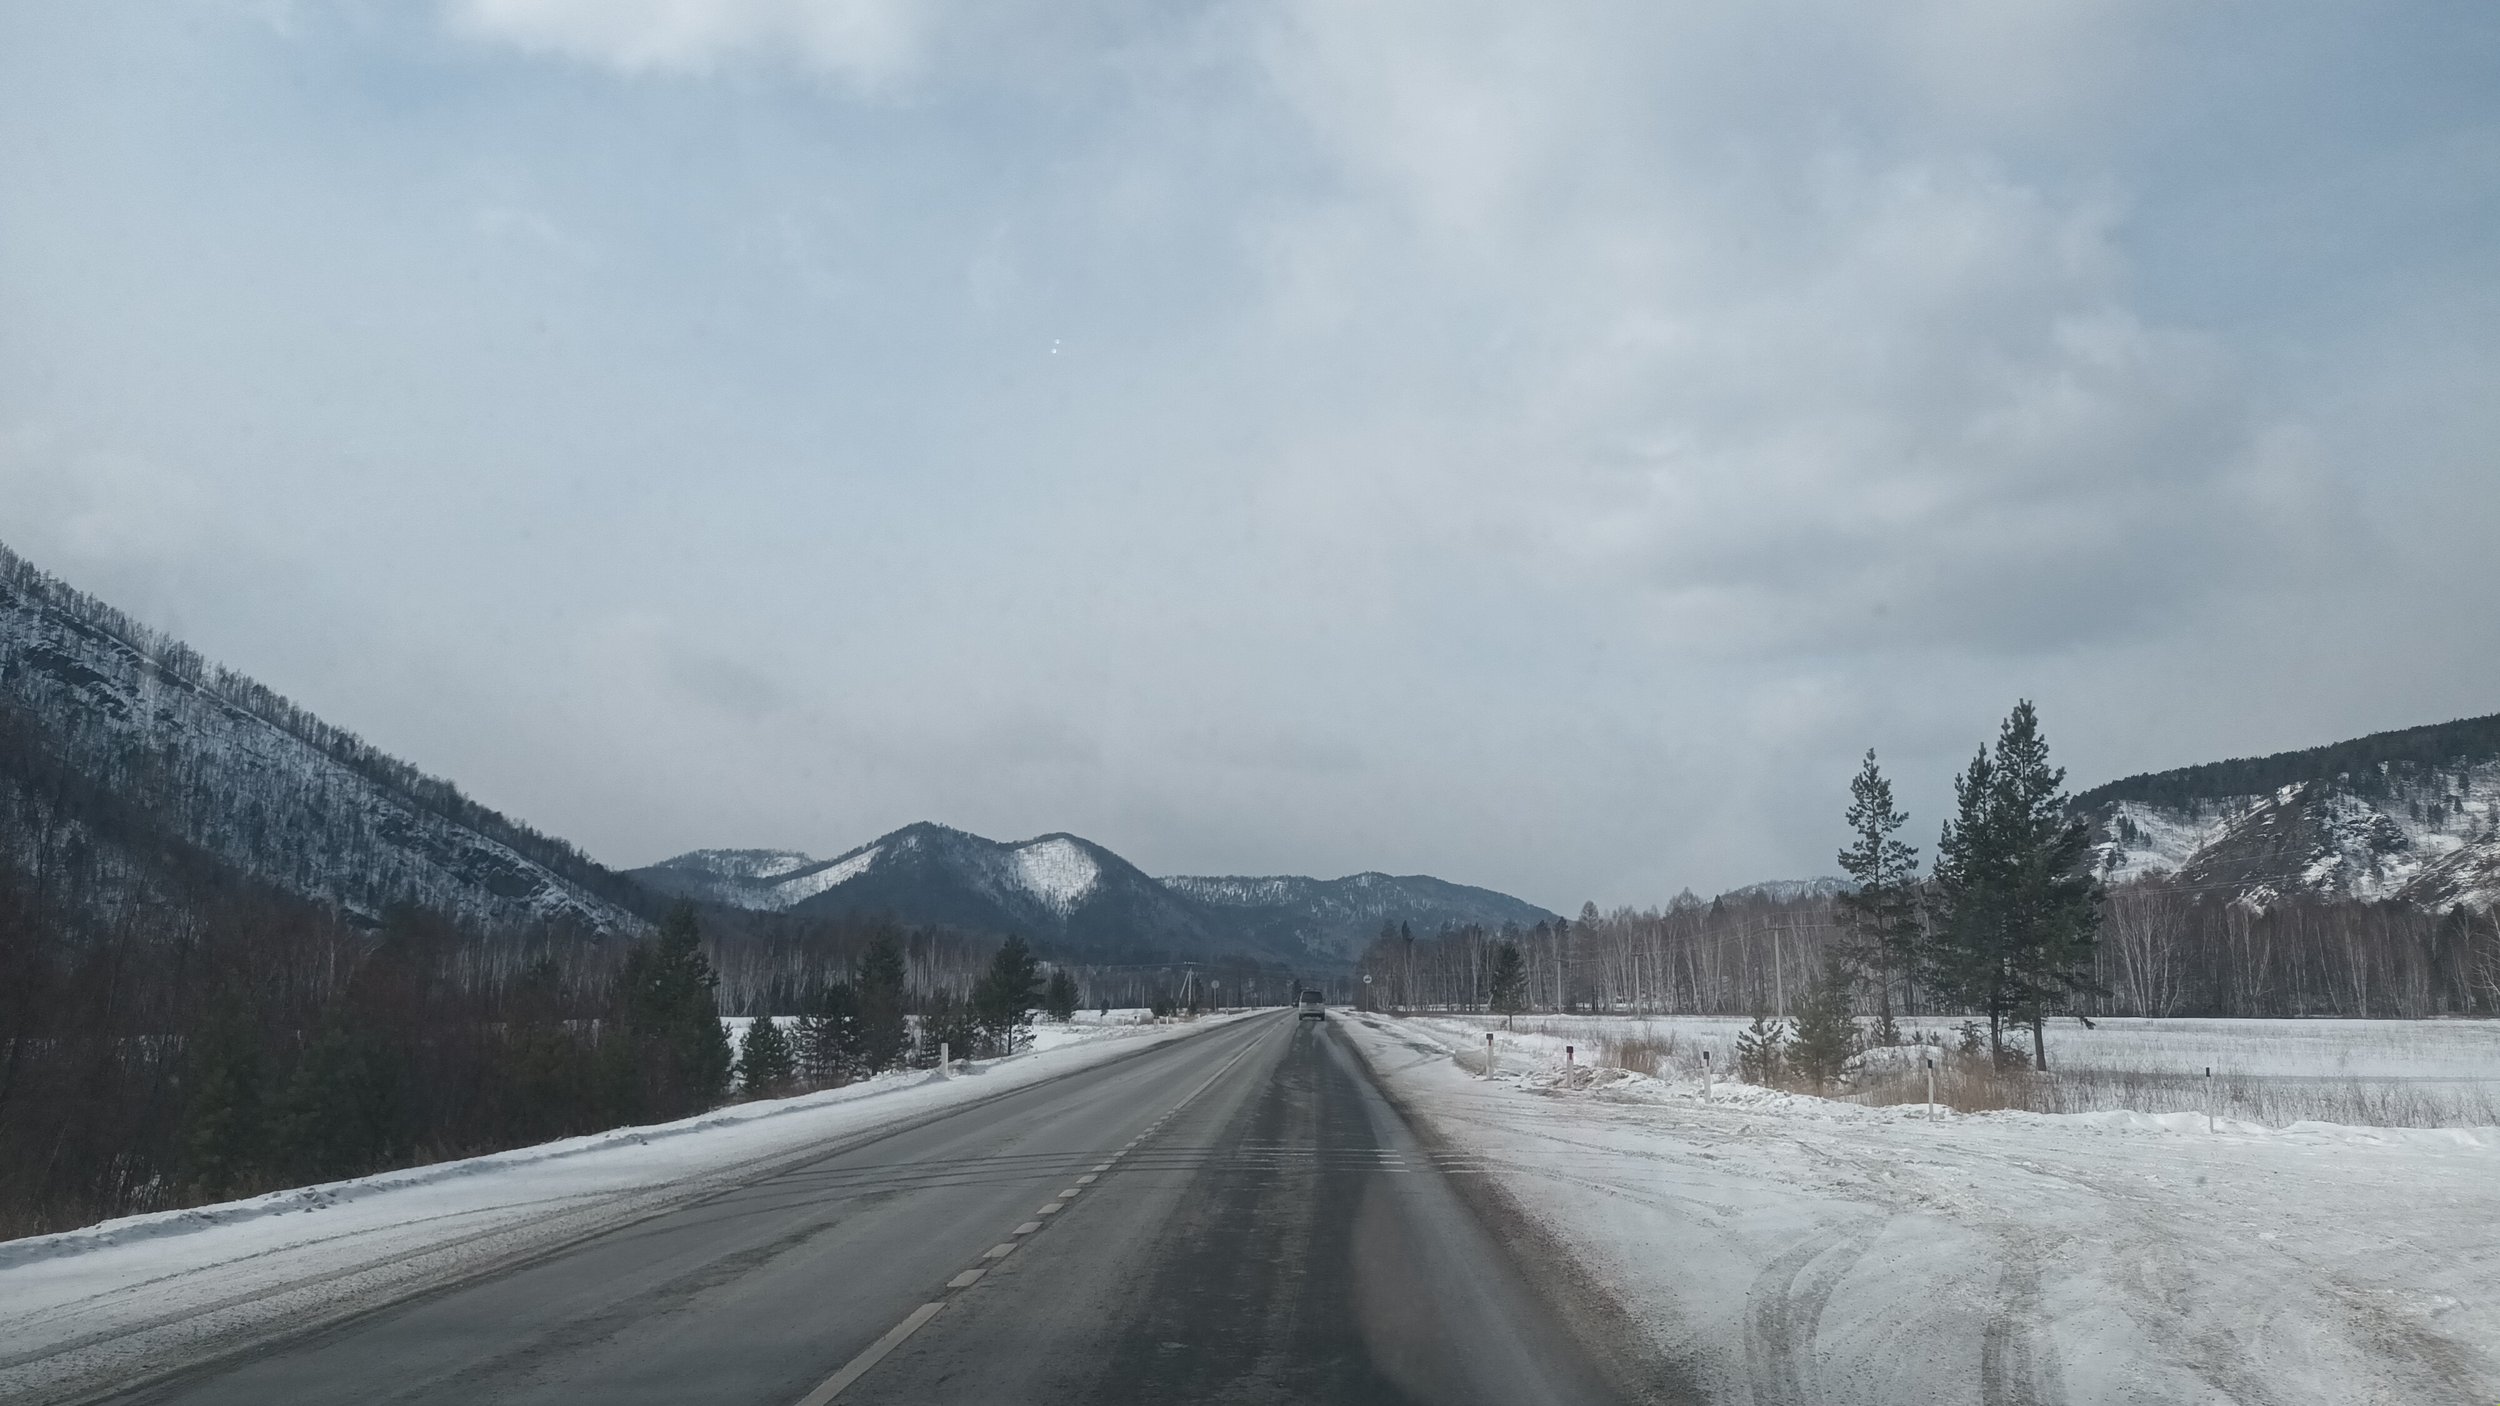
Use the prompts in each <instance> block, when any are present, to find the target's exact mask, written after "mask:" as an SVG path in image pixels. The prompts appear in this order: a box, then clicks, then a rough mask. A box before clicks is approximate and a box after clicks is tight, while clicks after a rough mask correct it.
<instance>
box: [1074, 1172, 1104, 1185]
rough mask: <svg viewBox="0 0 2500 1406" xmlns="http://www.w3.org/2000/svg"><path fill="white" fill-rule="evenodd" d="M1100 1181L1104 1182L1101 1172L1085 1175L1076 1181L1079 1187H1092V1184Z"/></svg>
mask: <svg viewBox="0 0 2500 1406" xmlns="http://www.w3.org/2000/svg"><path fill="white" fill-rule="evenodd" d="M1100 1180H1102V1173H1100V1172H1087V1173H1086V1174H1085V1175H1083V1176H1081V1177H1078V1178H1077V1179H1076V1184H1077V1185H1079V1186H1091V1185H1092V1184H1094V1183H1095V1182H1097V1181H1100Z"/></svg>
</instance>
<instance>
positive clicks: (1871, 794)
mask: <svg viewBox="0 0 2500 1406" xmlns="http://www.w3.org/2000/svg"><path fill="white" fill-rule="evenodd" d="M1847 818H1848V822H1849V828H1850V830H1851V831H1852V832H1853V833H1854V834H1855V836H1856V839H1855V840H1854V841H1853V842H1852V843H1851V844H1850V846H1849V848H1847V849H1844V850H1842V851H1841V852H1840V867H1841V870H1842V872H1844V873H1846V874H1847V875H1848V876H1849V877H1850V879H1851V880H1853V881H1854V882H1855V884H1856V887H1855V888H1854V889H1852V890H1851V891H1850V892H1848V893H1845V894H1842V895H1841V898H1840V907H1841V911H1842V913H1843V914H1844V915H1845V916H1846V917H1847V919H1848V923H1849V929H1848V938H1849V940H1848V946H1847V948H1846V949H1845V956H1846V958H1847V960H1848V962H1849V964H1850V966H1851V967H1852V968H1853V969H1855V970H1856V971H1857V972H1858V973H1859V974H1860V975H1861V976H1863V977H1864V978H1865V979H1866V982H1867V984H1868V985H1869V986H1870V987H1872V988H1873V990H1874V994H1875V1039H1876V1043H1878V1044H1885V1045H1894V1044H1899V1043H1900V1041H1901V1031H1900V1026H1899V1024H1898V1023H1897V1022H1896V1021H1895V1020H1894V1019H1893V1011H1892V988H1893V982H1894V980H1895V979H1896V978H1897V977H1899V976H1902V975H1904V974H1907V973H1909V972H1911V971H1913V970H1915V968H1916V963H1917V959H1918V947H1919V939H1920V936H1921V934H1920V930H1919V918H1918V847H1917V846H1916V845H1912V844H1909V843H1906V842H1904V841H1902V840H1900V839H1897V838H1895V836H1896V835H1897V834H1898V832H1899V831H1900V829H1901V827H1902V825H1904V824H1905V823H1907V822H1908V820H1909V817H1908V816H1907V815H1905V814H1903V813H1902V812H1901V811H1899V810H1896V809H1895V808H1894V807H1893V802H1892V782H1891V780H1890V779H1889V778H1887V777H1886V776H1885V775H1884V773H1883V771H1882V769H1881V768H1879V767H1877V766H1876V764H1875V752H1874V749H1873V748H1869V749H1867V753H1866V760H1865V761H1864V762H1863V763H1862V764H1861V765H1860V766H1859V768H1858V774H1857V776H1856V777H1854V778H1852V779H1851V781H1850V782H1849V810H1848V817H1847Z"/></svg>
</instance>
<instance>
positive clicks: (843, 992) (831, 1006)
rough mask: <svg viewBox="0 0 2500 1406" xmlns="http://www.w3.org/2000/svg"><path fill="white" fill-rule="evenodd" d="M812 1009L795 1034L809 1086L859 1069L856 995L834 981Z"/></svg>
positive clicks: (848, 1075)
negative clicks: (796, 1034)
mask: <svg viewBox="0 0 2500 1406" xmlns="http://www.w3.org/2000/svg"><path fill="white" fill-rule="evenodd" d="M813 1004H814V1006H815V1009H814V1011H812V1012H811V1013H809V1014H808V1015H807V1016H806V1017H804V1018H803V1019H802V1021H801V1023H800V1025H799V1031H798V1039H797V1042H796V1043H797V1045H798V1051H797V1052H798V1056H799V1067H800V1071H801V1072H802V1073H803V1074H804V1075H805V1076H806V1077H807V1079H808V1081H809V1082H810V1083H817V1084H829V1083H833V1082H836V1081H838V1080H843V1079H848V1078H850V1077H851V1076H852V1075H854V1074H856V1073H858V1072H859V1070H860V1065H861V1060H860V1049H859V993H858V992H857V991H856V990H855V989H853V988H852V987H851V986H850V985H849V984H848V983H846V982H840V981H837V982H834V983H833V984H831V985H829V986H827V987H825V988H824V990H822V991H820V992H818V993H817V996H816V1000H815V1001H814V1003H813Z"/></svg>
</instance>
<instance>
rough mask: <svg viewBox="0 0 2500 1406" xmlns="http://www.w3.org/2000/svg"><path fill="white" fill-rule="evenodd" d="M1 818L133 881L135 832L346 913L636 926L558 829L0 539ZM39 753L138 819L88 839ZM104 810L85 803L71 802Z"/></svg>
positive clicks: (137, 862) (622, 895) (604, 876)
mask: <svg viewBox="0 0 2500 1406" xmlns="http://www.w3.org/2000/svg"><path fill="white" fill-rule="evenodd" d="M0 712H5V713H6V715H7V720H8V723H9V727H10V734H9V735H10V737H11V739H12V741H13V744H14V746H13V748H12V750H11V751H10V752H9V753H8V754H7V758H6V760H5V761H4V762H0V801H4V802H5V804H6V805H7V806H8V808H9V810H10V812H11V814H12V817H13V818H14V819H16V820H17V821H19V822H21V823H19V824H13V825H10V826H8V827H6V828H5V829H0V835H6V836H8V837H9V840H8V841H7V842H8V843H11V844H12V845H13V846H14V847H15V848H17V849H18V850H20V851H22V852H18V853H12V854H9V855H8V856H6V857H7V858H8V859H10V860H13V861H15V862H18V863H21V864H26V865H28V866H29V867H30V868H36V869H39V868H41V867H42V866H44V865H46V864H51V863H56V862H62V861H64V860H66V859H69V858H71V857H75V859H76V860H77V861H78V862H80V863H82V864H83V865H85V866H86V867H87V868H88V869H90V870H91V871H96V872H99V873H101V874H102V878H101V879H100V880H99V882H102V883H103V884H105V885H106V887H107V888H108V889H109V888H111V887H112V886H113V885H114V884H115V883H116V882H117V880H116V877H115V876H116V875H119V876H120V878H119V880H118V882H119V883H120V884H121V886H122V887H123V888H124V889H125V890H128V889H144V887H145V882H144V878H143V874H144V871H145V870H146V868H147V867H148V864H149V863H151V862H154V861H153V860H146V859H141V858H137V857H132V856H122V855H119V854H118V851H119V849H120V848H121V847H123V846H126V845H128V844H130V843H133V842H134V840H133V837H134V836H135V835H136V834H137V833H138V832H139V831H142V830H144V831H145V832H147V833H150V834H156V835H163V836H169V837H171V838H173V839H174V840H177V841H180V842H185V843H187V844H188V845H191V846H196V847H197V848H198V849H199V850H200V851H203V852H205V853H206V854H207V855H208V856H211V857H212V858H213V859H214V860H216V861H218V862H221V863H223V864H226V865H231V866H233V867H234V868H235V869H237V870H240V871H242V872H244V873H246V874H249V875H251V876H253V877H255V878H258V879H262V880H266V881H268V882H271V883H274V884H276V885H277V886H278V887H280V888H282V889H285V890H288V891H290V892H293V893H295V894H298V895H300V896H303V897H306V898H310V899H313V900H315V901H318V902H321V903H324V904H327V905H331V906H334V907H336V908H338V909H340V910H342V911H344V912H346V913H347V914H349V915H351V916H353V917H355V918H357V919H360V920H367V921H369V920H372V919H374V918H377V917H378V916H379V915H380V913H381V912H382V910H383V909H384V908H385V907H386V906H388V905H389V904H391V903H394V902H399V901H410V902H415V903H419V904H422V905H425V906H427V907H430V908H434V909H436V910H438V911H441V912H445V913H449V914H453V915H456V916H458V917H461V918H464V919H467V920H470V921H474V922H478V923H481V924H486V925H493V926H510V925H528V924H537V923H544V922H559V923H569V924H575V925H579V926H582V927H585V928H589V929H593V930H598V931H620V930H633V929H637V928H639V927H640V926H641V923H640V920H639V919H637V918H636V917H634V916H633V915H632V914H631V913H630V912H628V911H627V910H626V908H625V907H624V906H623V904H624V903H625V902H628V901H630V896H631V892H632V891H631V889H630V887H629V886H628V885H626V884H625V883H624V882H622V881H621V880H620V879H619V878H618V877H617V876H616V875H614V874H611V873H609V872H608V871H606V870H604V869H602V868H600V867H599V866H598V865H596V864H594V863H592V862H591V861H590V860H588V859H586V858H584V857H583V856H582V855H581V854H580V853H579V852H577V851H575V850H573V849H572V848H571V847H570V846H567V845H565V844H563V843H562V842H560V841H557V840H553V839H550V838H548V837H547V836H544V835H541V834H538V833H536V832H535V831H532V830H529V829H528V828H526V827H524V826H520V825H517V824H514V823H513V822H511V821H509V820H506V819H505V818H504V817H502V816H500V815H497V814H496V813H495V812H493V811H491V810H488V809H487V808H485V807H484V806H481V805H479V804H477V803H476V802H474V801H472V800H470V799H468V798H467V797H465V796H463V795H461V794H460V792H459V791H458V790H457V789H456V788H455V787H453V786H452V785H451V784H450V783H448V782H445V781H441V780H437V779H435V778H433V777H429V776H426V775H424V774H422V773H420V772H418V771H417V770H416V769H415V768H413V767H411V766H409V765H408V764H407V763H405V762H401V761H398V760H396V759H394V758H391V757H388V756H385V755H383V754H382V753H380V752H378V751H376V750H374V749H373V748H372V747H370V746H368V745H366V744H365V743H363V742H362V741H360V740H358V739H357V738H356V737H354V736H352V735H351V734H349V733H346V732H343V731H341V730H339V729H338V728H335V727H332V726H330V725H329V724H327V723H324V722H322V721H321V720H320V719H318V718H315V717H313V716H312V715H311V714H309V713H306V712H304V711H303V710H302V709H300V708H297V707H296V706H294V705H293V704H291V703H289V702H287V701H286V700H285V699H283V698H281V697H279V696H278V695H276V694H274V693H272V692H270V691H269V690H268V689H266V688H263V687H262V686H261V685H259V684H257V683H254V682H253V681H251V680H250V679H248V678H245V677H243V676H241V675H239V674H236V673H233V672H231V671H228V670H225V669H222V668H218V667H216V666H214V665H211V664H208V663H206V662H205V661H203V660H202V659H201V658H200V657H199V656H198V655H197V654H195V653H193V652H192V651H191V650H190V649H188V648H186V647H185V646H183V645H181V644H180V643H177V642H175V641H172V640H169V639H166V638H164V637H162V636H160V635H157V634H155V633H154V632H152V631H149V630H147V629H145V628H144V627H142V626H140V625H138V624H136V623H135V622H133V621H131V620H130V619H128V618H127V617H126V616H123V615H122V614H121V613H120V612H119V611H116V610H114V609H112V608H111V607H109V606H106V605H104V604H103V603H101V602H99V601H96V600H94V599H92V598H90V597H87V596H84V595H81V594H79V593H78V592H76V591H73V590H71V589H69V588H68V587H67V586H64V585H63V584H61V583H60V582H58V581H55V580H53V579H51V578H50V577H47V576H45V575H44V574H43V573H41V572H40V571H38V570H36V569H35V568H34V567H33V566H31V565H30V564H28V563H27V562H25V561H24V560H22V559H20V558H19V557H17V556H15V555H14V554H12V553H10V552H9V551H8V550H7V549H6V548H0ZM37 759H41V760H43V761H44V762H45V763H46V764H48V765H52V766H56V767H57V768H58V769H60V770H61V771H63V772H65V773H66V774H69V775H74V776H75V777H76V778H77V779H78V782H79V785H80V786H81V788H82V789H84V790H88V791H93V792H96V793H100V794H101V795H102V796H105V797H108V798H109V800H110V803H111V808H112V809H113V810H114V811H115V812H116V813H119V814H123V815H127V816H136V817H140V818H141V819H139V820H136V821H133V822H131V824H130V825H129V826H128V827H125V828H126V830H127V833H124V834H118V835H117V834H110V833H104V832H103V831H101V830H100V829H98V828H97V826H96V824H95V822H94V821H93V820H92V819H83V820H82V819H77V818H74V817H73V815H72V813H71V812H70V811H68V810H64V809H63V808H62V806H63V802H62V799H61V797H60V795H59V794H58V793H57V792H55V791H52V790H50V789H49V788H48V786H47V785H38V784H35V781H34V777H35V764H36V761H37ZM78 813H79V814H81V815H88V816H92V815H94V814H99V813H102V812H100V811H98V810H97V809H96V807H95V805H93V804H89V805H88V806H87V807H86V809H85V810H83V811H80V812H78Z"/></svg>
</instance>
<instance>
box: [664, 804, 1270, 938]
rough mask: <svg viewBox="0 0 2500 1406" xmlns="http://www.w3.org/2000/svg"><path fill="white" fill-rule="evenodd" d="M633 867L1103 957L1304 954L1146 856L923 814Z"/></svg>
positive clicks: (701, 885) (744, 900) (803, 906)
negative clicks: (837, 852) (1208, 906)
mask: <svg viewBox="0 0 2500 1406" xmlns="http://www.w3.org/2000/svg"><path fill="white" fill-rule="evenodd" d="M630 877H632V878H633V879H635V880H637V881H639V882H641V883H642V884H643V885H645V886H646V887H649V888H652V889H656V890H658V891H660V892H663V893H669V894H677V895H682V896H685V897H689V898H700V899H706V900H709V901H711V902H716V903H725V904H731V905H734V906H736V907H740V908H751V909H758V910H763V911H774V912H798V913H825V914H832V913H855V914H865V915H884V916H890V917H893V918H896V919H898V920H899V921H902V922H907V923H935V924H942V925H945V926H950V927H959V928H964V929H968V930H972V931H977V932H1012V933H1019V934H1022V935H1023V936H1026V937H1028V938H1033V939H1036V940H1041V941H1046V942H1049V943H1052V944H1054V945H1056V946H1059V947H1062V948H1067V949H1073V950H1077V951H1081V952H1085V953H1087V954H1089V955H1092V956H1095V957H1097V958H1109V957H1111V956H1114V955H1134V956H1141V957H1144V956H1183V957H1204V956H1213V955H1216V954H1217V953H1219V952H1233V951H1252V952H1254V953H1255V954H1256V955H1263V956H1269V957H1275V958H1280V959H1289V958H1292V957H1297V956H1299V955H1301V954H1300V953H1299V952H1298V951H1292V952H1280V951H1274V950H1271V949H1269V948H1267V947H1264V946H1258V945H1256V944H1250V945H1248V946H1245V945H1243V944H1241V943H1236V942H1228V941H1227V940H1226V939H1227V937H1228V936H1229V934H1227V933H1225V932H1223V931H1221V930H1219V929H1217V928H1215V927H1212V926H1210V925H1209V924H1208V923H1207V922H1206V921H1205V916H1204V915H1203V914H1202V913H1201V912H1199V911H1198V910H1197V909H1196V908H1195V907H1194V906H1193V905H1191V904H1188V903H1187V902H1185V901H1183V900H1181V899H1179V898H1177V897H1175V896H1174V895H1173V894H1172V893H1170V892H1169V891H1167V890H1166V889H1165V888H1164V887H1163V885H1162V884H1160V883H1157V882H1156V881H1155V880H1154V879H1152V878H1149V877H1147V875H1146V874H1145V873H1143V872H1142V871H1140V870H1139V869H1138V868H1137V866H1135V865H1133V864H1131V863H1129V862H1128V861H1127V860H1125V859H1122V858H1120V857H1119V856H1118V855H1116V854H1113V853H1112V852H1111V851H1109V850H1107V849H1104V848H1103V847H1102V846H1100V845H1097V844H1094V843H1092V842H1091V841H1088V840H1083V839H1079V838H1078V837H1076V836H1074V835H1042V836H1039V837H1037V838H1034V839H1030V840H1022V841H1017V842H1014V843H1001V842H999V841H997V840H991V839H985V838H983V837H982V836H979V835H974V834H969V833H966V832H965V831H962V830H954V829H949V828H948V827H946V826H943V825H931V824H925V823H924V824H918V825H908V826H905V827H904V828H902V829H900V830H897V831H895V832H893V833H892V834H890V835H883V836H880V837H878V838H877V839H875V840H873V841H871V842H869V843H868V844H865V845H862V846H860V847H859V848H857V849H855V850H852V851H850V852H849V853H847V854H843V855H841V856H839V857H837V858H834V859H821V860H820V859H815V858H811V857H809V856H807V855H804V854H797V853H794V852H791V851H787V850H696V851H694V852H692V853H690V854H681V855H678V856H677V857H676V858H674V859H668V860H663V861H662V862H660V863H658V864H654V865H651V866H650V867H648V868H645V869H637V870H635V871H633V873H632V874H631V876H630Z"/></svg>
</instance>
